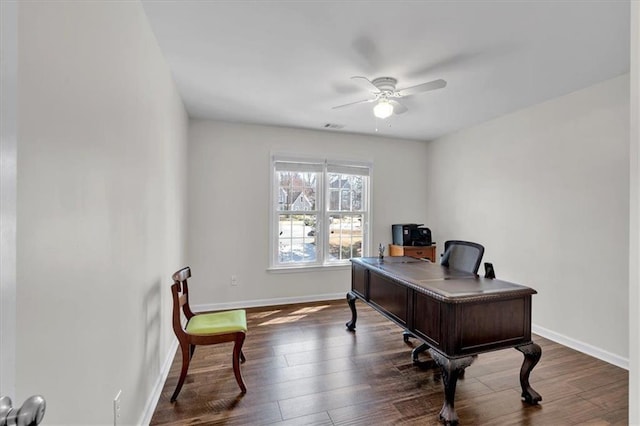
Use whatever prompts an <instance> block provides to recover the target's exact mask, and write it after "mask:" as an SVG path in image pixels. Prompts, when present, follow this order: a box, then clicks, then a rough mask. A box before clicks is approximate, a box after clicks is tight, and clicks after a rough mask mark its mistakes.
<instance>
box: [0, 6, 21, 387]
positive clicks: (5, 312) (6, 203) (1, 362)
mask: <svg viewBox="0 0 640 426" xmlns="http://www.w3.org/2000/svg"><path fill="white" fill-rule="evenodd" d="M17 49H18V5H17V3H16V2H11V1H2V2H0V138H1V139H0V231H1V232H0V395H2V396H8V397H10V398H15V367H16V363H15V356H16V350H15V347H16V333H15V331H16V161H17V160H16V126H17V118H16V89H17V85H18V77H17V62H18V60H17V57H18V52H17Z"/></svg>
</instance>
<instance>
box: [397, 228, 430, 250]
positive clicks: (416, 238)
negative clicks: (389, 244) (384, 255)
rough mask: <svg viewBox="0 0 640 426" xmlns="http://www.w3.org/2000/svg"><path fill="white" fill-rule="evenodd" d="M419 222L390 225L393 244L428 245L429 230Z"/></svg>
mask: <svg viewBox="0 0 640 426" xmlns="http://www.w3.org/2000/svg"><path fill="white" fill-rule="evenodd" d="M422 225H423V224H422V223H421V224H416V223H404V224H396V225H391V233H392V235H393V244H394V245H397V246H430V245H431V244H433V241H431V230H430V229H429V228H424V227H422Z"/></svg>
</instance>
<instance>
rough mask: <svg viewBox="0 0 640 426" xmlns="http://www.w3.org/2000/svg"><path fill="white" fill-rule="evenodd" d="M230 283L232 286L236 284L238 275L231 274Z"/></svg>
mask: <svg viewBox="0 0 640 426" xmlns="http://www.w3.org/2000/svg"><path fill="white" fill-rule="evenodd" d="M231 285H232V286H233V287H235V286H237V285H238V277H237V276H236V275H231Z"/></svg>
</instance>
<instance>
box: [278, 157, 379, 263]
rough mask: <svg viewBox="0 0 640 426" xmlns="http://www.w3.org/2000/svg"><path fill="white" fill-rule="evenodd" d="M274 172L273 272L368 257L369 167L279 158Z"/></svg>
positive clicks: (346, 163) (329, 161)
mask: <svg viewBox="0 0 640 426" xmlns="http://www.w3.org/2000/svg"><path fill="white" fill-rule="evenodd" d="M272 172H273V179H272V191H271V194H272V206H273V207H272V209H273V218H272V224H271V230H272V232H271V234H272V250H271V262H270V263H271V267H273V268H289V267H305V266H330V265H341V264H348V261H349V259H351V258H353V257H362V256H366V255H367V248H368V235H369V232H368V229H369V220H370V217H369V176H370V172H371V165H370V164H368V163H360V162H353V161H334V160H328V159H299V158H293V157H286V156H278V155H276V156H273V158H272Z"/></svg>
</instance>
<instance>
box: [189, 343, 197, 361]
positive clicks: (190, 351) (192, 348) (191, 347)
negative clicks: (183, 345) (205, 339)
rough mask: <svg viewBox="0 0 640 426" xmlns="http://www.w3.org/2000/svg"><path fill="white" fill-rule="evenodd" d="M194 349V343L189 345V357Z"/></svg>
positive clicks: (191, 356)
mask: <svg viewBox="0 0 640 426" xmlns="http://www.w3.org/2000/svg"><path fill="white" fill-rule="evenodd" d="M195 351H196V345H189V359H191V358H193V353H194V352H195Z"/></svg>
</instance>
